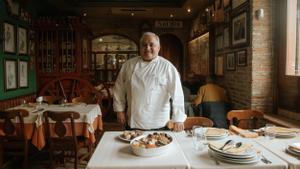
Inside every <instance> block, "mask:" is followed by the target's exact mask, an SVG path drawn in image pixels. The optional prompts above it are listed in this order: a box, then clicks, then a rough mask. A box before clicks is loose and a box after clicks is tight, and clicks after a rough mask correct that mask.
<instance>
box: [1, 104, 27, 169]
mask: <svg viewBox="0 0 300 169" xmlns="http://www.w3.org/2000/svg"><path fill="white" fill-rule="evenodd" d="M28 114H29V113H28V111H26V110H22V109H16V110H9V111H1V112H0V119H1V120H3V123H2V124H3V125H2V128H1V129H0V131H1V132H2V134H0V153H1V155H0V158H1V159H0V168H2V164H3V161H4V160H3V158H4V156H8V157H10V156H23V164H22V165H23V166H22V168H24V169H26V168H27V167H28V140H27V138H26V136H25V129H24V117H27V116H28ZM14 120H17V121H18V123H15V122H13V121H14ZM3 153H4V154H3Z"/></svg>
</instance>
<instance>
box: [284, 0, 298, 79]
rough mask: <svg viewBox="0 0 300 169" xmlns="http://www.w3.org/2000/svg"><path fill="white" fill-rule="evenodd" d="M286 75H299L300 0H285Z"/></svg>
mask: <svg viewBox="0 0 300 169" xmlns="http://www.w3.org/2000/svg"><path fill="white" fill-rule="evenodd" d="M286 37H287V38H286V45H287V48H286V56H287V57H286V75H292V76H300V0H287V31H286Z"/></svg>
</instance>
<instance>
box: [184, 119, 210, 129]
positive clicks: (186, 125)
mask: <svg viewBox="0 0 300 169" xmlns="http://www.w3.org/2000/svg"><path fill="white" fill-rule="evenodd" d="M194 125H201V126H204V127H212V126H213V125H214V123H213V121H212V120H210V119H209V118H206V117H187V118H186V120H185V121H184V128H185V129H187V130H190V129H192V128H193V126H194Z"/></svg>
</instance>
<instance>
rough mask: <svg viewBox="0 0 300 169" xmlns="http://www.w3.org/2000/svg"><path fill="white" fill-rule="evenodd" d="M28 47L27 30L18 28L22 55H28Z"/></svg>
mask: <svg viewBox="0 0 300 169" xmlns="http://www.w3.org/2000/svg"><path fill="white" fill-rule="evenodd" d="M27 50H28V46H27V29H25V28H22V27H18V51H19V54H20V55H26V54H27Z"/></svg>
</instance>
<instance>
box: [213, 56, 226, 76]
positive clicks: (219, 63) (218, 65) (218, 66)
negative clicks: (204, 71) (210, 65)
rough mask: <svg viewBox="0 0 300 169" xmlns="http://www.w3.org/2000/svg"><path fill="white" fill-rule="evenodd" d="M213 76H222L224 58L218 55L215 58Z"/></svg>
mask: <svg viewBox="0 0 300 169" xmlns="http://www.w3.org/2000/svg"><path fill="white" fill-rule="evenodd" d="M215 75H217V76H223V75H224V56H223V55H220V56H217V57H215Z"/></svg>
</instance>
